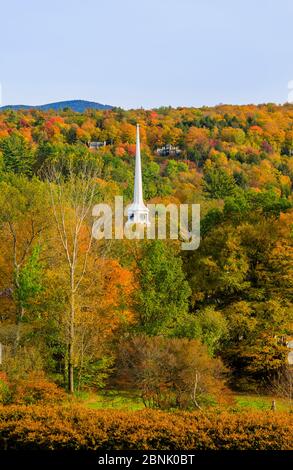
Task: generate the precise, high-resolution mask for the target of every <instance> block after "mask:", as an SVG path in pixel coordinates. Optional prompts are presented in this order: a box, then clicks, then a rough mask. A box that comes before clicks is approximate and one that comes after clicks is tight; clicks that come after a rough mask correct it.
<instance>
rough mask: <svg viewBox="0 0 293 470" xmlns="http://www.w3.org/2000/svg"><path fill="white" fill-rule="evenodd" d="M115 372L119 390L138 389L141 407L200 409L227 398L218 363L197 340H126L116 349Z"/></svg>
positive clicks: (144, 337) (140, 337)
mask: <svg viewBox="0 0 293 470" xmlns="http://www.w3.org/2000/svg"><path fill="white" fill-rule="evenodd" d="M117 370H118V377H117V378H118V382H119V384H120V386H121V385H122V386H123V385H124V386H127V387H129V388H130V389H138V390H139V391H140V393H141V397H142V399H143V401H144V403H145V405H147V406H151V407H155V408H171V407H179V408H189V407H197V408H201V406H203V405H206V404H214V403H215V402H217V401H221V400H222V399H223V398H228V399H229V397H230V394H229V391H228V390H227V388H226V387H225V385H224V380H223V376H224V374H225V372H226V370H225V368H224V366H223V364H222V362H221V361H220V360H219V359H213V358H211V357H210V356H209V354H208V350H207V347H206V346H205V345H203V344H201V343H200V342H199V341H197V340H189V339H186V338H182V339H179V338H172V339H171V338H164V337H163V336H154V337H149V336H146V335H141V336H135V337H133V338H127V341H123V342H121V344H120V347H119V356H118V361H117Z"/></svg>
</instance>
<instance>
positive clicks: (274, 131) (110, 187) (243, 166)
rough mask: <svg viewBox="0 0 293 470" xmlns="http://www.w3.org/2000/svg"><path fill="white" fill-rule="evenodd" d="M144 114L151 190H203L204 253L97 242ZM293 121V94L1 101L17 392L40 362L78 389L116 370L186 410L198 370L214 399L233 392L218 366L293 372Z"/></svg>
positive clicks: (125, 177) (248, 375) (2, 266)
mask: <svg viewBox="0 0 293 470" xmlns="http://www.w3.org/2000/svg"><path fill="white" fill-rule="evenodd" d="M136 123H139V124H140V137H141V153H142V167H143V189H144V199H145V202H147V203H163V204H165V205H167V204H169V203H173V204H177V205H179V204H193V203H195V204H200V212H201V243H200V246H199V248H198V249H197V250H195V251H190V252H183V251H181V250H180V244H179V243H178V242H177V240H149V241H143V240H139V241H137V244H136V245H135V246H134V245H133V241H132V240H109V243H108V241H105V242H103V243H100V242H98V241H95V242H94V243H92V241H91V236H90V233H91V226H92V223H93V219H92V216H91V213H92V212H91V207H92V205H93V204H94V203H96V202H103V203H109V204H113V200H114V197H115V196H116V195H123V196H124V202H125V203H128V202H129V201H131V199H132V197H133V174H134V162H135V139H136ZM292 123H293V105H291V104H287V105H283V106H278V105H275V104H267V105H259V106H254V105H247V106H228V105H220V106H216V107H213V108H207V107H203V108H177V109H173V108H159V109H153V110H144V109H138V110H128V111H125V110H123V109H118V108H113V109H108V110H99V109H91V110H87V111H86V112H84V113H75V112H73V111H72V110H71V109H65V110H63V111H58V112H57V111H54V110H49V111H43V110H36V109H34V110H18V111H14V110H6V111H4V112H2V113H0V207H1V210H0V244H1V253H0V342H1V343H2V344H4V345H5V348H6V351H8V352H7V353H6V358H7V359H5V361H6V362H5V363H3V367H4V369H3V371H4V372H5V374H6V375H7V377H8V378H7V383H8V384H9V383H11V384H13V386H14V385H15V384H17V386H16V385H15V386H14V388H13V390H20V391H22V390H24V388H23V387H24V386H23V383H24V382H23V380H27V382H26V383H28V384H31V383H32V374H35V373H36V371H37V368H38V370H39V371H42V373H44V374H46V376H47V377H49V378H50V380H54V381H56V383H58V384H62V385H64V386H66V387H67V388H68V389H69V390H71V391H73V389H74V386H75V387H76V389H78V390H83V389H84V390H88V389H90V388H91V387H93V388H94V387H103V386H104V384H105V383H106V381H105V378H107V377H109V380H112V382H111V383H112V384H113V383H114V381H116V382H115V383H118V381H120V382H119V384H120V385H119V387H120V386H121V387H125V388H126V387H129V388H130V389H131V390H141V393H142V394H145V399H146V400H148V401H149V402H152V403H153V404H154V405H153V406H156V407H159V406H160V404H162V406H164V407H166V406H167V405H166V403H167V404H168V406H170V407H171V408H172V407H176V406H182V407H184V406H186V407H187V408H188V407H189V406H194V403H190V400H191V398H190V397H193V396H194V394H195V391H194V380H195V379H194V375H193V374H194V371H195V370H196V371H199V377H200V379H199V380H200V382H199V385H198V388H197V392H196V393H197V396H196V400H198V401H199V403H200V405H202V406H205V403H209V402H210V400H211V397H214V396H215V402H217V400H220V399H221V398H222V397H223V396H226V397H229V393H228V392H227V393H226V395H225V393H224V392H223V388H222V382H221V381H219V376H221V377H228V378H229V381H230V382H229V383H230V384H232V386H233V387H234V388H237V389H238V390H241V391H242V392H243V391H247V390H249V391H250V390H253V391H257V392H259V390H260V387H262V390H268V387H272V384H276V386H277V385H278V384H279V383H282V384H283V382H280V380H281V379H282V380H283V377H285V378H284V380H285V379H286V377H287V375H286V374H287V372H288V370H287V368H286V367H287V356H288V347H287V346H286V344H287V342H288V341H290V340H291V339H292V338H293V327H292V325H293V244H292V241H293V238H292V235H293V197H292V183H293V127H292ZM93 141H95V142H100V143H101V145H100V146H99V145H96V146H90V145H89V142H93ZM104 143H105V145H104ZM92 147H94V148H92ZM52 167H53V168H52ZM87 169H90V171H91V173H85V171H88V170H87ZM51 170H52V171H51ZM92 170H94V171H92ZM60 173H61V175H60ZM92 175H93V176H92ZM48 177H49V180H50V184H49V182H48ZM86 190H87V191H90V192H89V193H88V194H87V193H86V192H85V191H86ZM85 201H89V202H88V204H89V209H88V210H86V211H85V209H84V205H85ZM80 208H81V209H80ZM80 214H87V217H85V216H84V215H82V216H81V215H80ZM60 224H62V225H61V227H62V230H60ZM76 224H77V225H76ZM72 234H76V235H74V236H76V237H77V238H75V239H73V235H72ZM62 237H63V238H62ZM64 237H65V238H64ZM68 237H69V238H68ZM67 239H68V240H69V241H68V243H67ZM64 240H65V241H64ZM73 240H74V242H73ZM75 246H77V248H76V249H75ZM73 247H74V248H73ZM68 250H73V252H74V254H72V255H70V256H73V257H74V259H75V256H77V259H76V261H74V262H75V263H76V269H75V268H74V269H75V271H74V272H75V279H74V283H73V284H72V278H73V277H71V276H70V275H69V274H71V272H72V271H70V269H71V266H72V263H71V258H70V256H69V255H68V253H72V252H71V251H70V252H69V251H68ZM72 259H73V258H72ZM84 260H86V263H85V262H84ZM84 263H85V264H84ZM84 266H86V271H85V272H84ZM72 276H73V274H72ZM80 279H81V280H80ZM73 285H75V286H78V290H77V291H76V289H77V288H75V287H72V286H73ZM72 299H73V300H72ZM73 309H75V310H74V311H73ZM72 312H73V313H72ZM69 325H70V328H69ZM190 340H192V341H191V342H190ZM69 346H70V348H69ZM9 351H11V355H10V356H9V355H8V353H9ZM120 352H121V355H120V356H119V354H120ZM9 354H10V353H9ZM69 354H70V356H69ZM219 361H221V362H219ZM222 363H224V365H225V369H224V368H223V367H222V366H221V364H222ZM174 364H175V365H174ZM150 368H151V369H150ZM226 368H227V369H226ZM183 369H184V374H183V372H182V373H181V371H183ZM69 370H70V373H67V371H69ZM15 371H16V372H15ZM118 371H119V373H120V376H118ZM176 371H177V372H176ZM225 371H226V372H225ZM227 371H228V374H227ZM116 372H117V374H116ZM115 374H116V376H115ZM175 374H177V375H175ZM149 377H152V380H151V381H150V380H149ZM170 377H171V378H172V380H170ZM280 377H281V379H280ZM0 379H1V377H0ZM73 379H74V380H75V382H74V383H73ZM42 380H43V379H42ZM290 380H291V385H290V387H291V388H292V379H290ZM42 383H43V382H42ZM146 384H147V386H149V387H152V389H148V388H147V387H146ZM173 384H179V385H178V386H177V385H176V387H175V385H174V386H173ZM7 387H8V385H7ZM117 387H118V385H117ZM2 390H3V388H2ZM47 390H49V389H47ZM158 390H159V391H161V392H160V393H161V394H162V396H159V393H158V392H157V391H158ZM284 390H285V389H284ZM286 390H289V389H288V388H287V389H286ZM19 393H20V392H19ZM21 393H22V392H21ZM272 393H273V394H274V393H275V391H273V392H272ZM142 396H143V395H142ZM287 396H288V395H287ZM213 399H214V398H213ZM28 403H31V402H30V401H28ZM178 403H179V405H178ZM188 409H189V408H188Z"/></svg>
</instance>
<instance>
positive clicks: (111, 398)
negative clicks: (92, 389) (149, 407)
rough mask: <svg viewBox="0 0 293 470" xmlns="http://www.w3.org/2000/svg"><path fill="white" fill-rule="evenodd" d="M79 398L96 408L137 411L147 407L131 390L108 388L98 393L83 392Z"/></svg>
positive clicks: (85, 403)
mask: <svg viewBox="0 0 293 470" xmlns="http://www.w3.org/2000/svg"><path fill="white" fill-rule="evenodd" d="M78 398H79V399H80V400H81V401H82V402H83V403H84V405H85V406H86V407H88V408H91V409H94V410H106V409H116V410H129V411H136V410H142V409H144V408H145V406H144V404H143V402H142V400H141V399H140V398H139V397H137V396H136V395H135V394H131V393H129V392H124V391H119V390H118V391H117V390H108V391H103V392H100V393H98V394H89V393H82V394H79V396H78Z"/></svg>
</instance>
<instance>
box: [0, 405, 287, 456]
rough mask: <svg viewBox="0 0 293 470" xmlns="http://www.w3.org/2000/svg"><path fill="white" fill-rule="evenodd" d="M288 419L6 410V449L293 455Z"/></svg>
mask: <svg viewBox="0 0 293 470" xmlns="http://www.w3.org/2000/svg"><path fill="white" fill-rule="evenodd" d="M292 424H293V416H292V415H291V414H286V413H277V412H276V413H274V412H268V413H262V412H253V413H252V412H249V413H246V412H245V413H228V412H223V413H219V414H218V413H213V414H210V413H208V414H204V413H201V412H197V413H187V412H177V413H173V414H171V413H166V412H162V411H155V410H144V411H135V412H123V411H113V410H105V411H104V410H103V411H102V410H88V409H86V408H82V407H76V406H75V407H71V406H67V407H58V406H47V405H44V406H39V405H34V406H16V405H11V406H6V407H4V406H2V407H1V406H0V447H1V446H2V448H3V447H4V445H5V447H6V448H7V449H16V450H22V449H32V450H40V449H42V450H62V449H63V450H69V449H76V450H103V451H105V450H126V449H127V450H140V449H142V450H147V449H148V450H155V449H157V450H172V451H174V450H194V451H196V450H219V449H221V450H290V449H291V450H292V449H293V426H292Z"/></svg>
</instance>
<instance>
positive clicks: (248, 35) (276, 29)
mask: <svg viewBox="0 0 293 470" xmlns="http://www.w3.org/2000/svg"><path fill="white" fill-rule="evenodd" d="M0 6H1V9H0V21H1V23H0V81H1V83H2V90H3V91H2V102H3V103H2V104H19V103H21V104H42V103H47V102H51V101H59V100H66V99H78V98H80V99H89V100H94V101H99V102H101V103H107V104H113V105H117V106H122V107H125V108H130V107H140V106H143V107H146V108H151V107H156V106H161V105H172V106H202V105H214V104H218V103H220V102H222V103H239V104H242V103H261V102H278V103H281V102H285V101H287V95H288V89H287V83H288V81H289V80H292V79H293V40H292V39H293V28H292V22H293V1H292V0H136V1H135V0H50V1H43V0H25V1H24V0H0Z"/></svg>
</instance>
